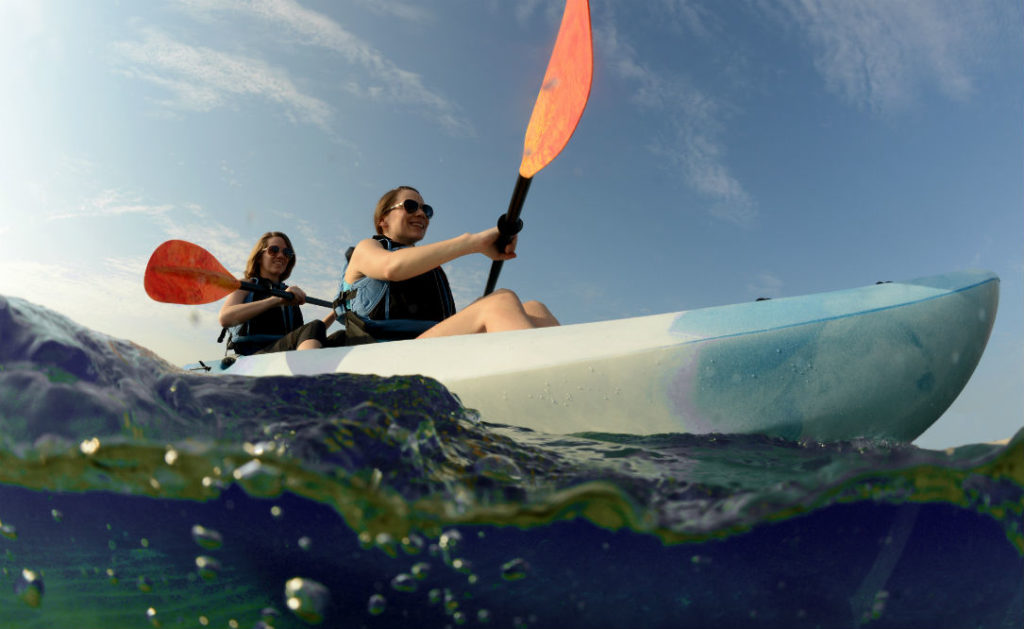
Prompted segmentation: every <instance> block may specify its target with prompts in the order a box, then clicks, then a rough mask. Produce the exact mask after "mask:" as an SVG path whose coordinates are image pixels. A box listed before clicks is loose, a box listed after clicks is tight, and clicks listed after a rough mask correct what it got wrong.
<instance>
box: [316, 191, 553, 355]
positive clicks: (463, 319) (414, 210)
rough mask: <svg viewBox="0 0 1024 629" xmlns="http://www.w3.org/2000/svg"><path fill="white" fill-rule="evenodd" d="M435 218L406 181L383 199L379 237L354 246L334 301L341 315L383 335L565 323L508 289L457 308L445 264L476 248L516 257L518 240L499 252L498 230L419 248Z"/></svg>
mask: <svg viewBox="0 0 1024 629" xmlns="http://www.w3.org/2000/svg"><path fill="white" fill-rule="evenodd" d="M433 215H434V209H433V208H432V207H431V206H429V205H427V204H425V203H424V202H423V197H421V196H420V193H419V192H418V191H417V190H416V189H415V188H410V187H408V186H400V187H398V188H395V189H393V190H389V191H388V192H387V193H385V194H384V196H382V197H381V199H380V201H378V202H377V207H376V209H375V210H374V212H373V225H374V228H375V229H376V230H377V235H376V236H374V237H372V238H367V239H366V240H363V241H361V242H360V243H359V244H358V245H356V246H355V248H354V249H352V250H350V253H351V255H350V257H349V262H348V266H346V267H345V272H344V275H343V276H342V281H341V286H340V287H339V294H338V299H337V300H336V302H335V303H336V308H335V312H336V313H337V314H338V316H339V317H343V316H344V315H345V311H346V310H348V311H350V312H351V313H353V314H355V315H356V316H357V317H358V319H359V321H360V322H361V324H362V327H364V329H365V330H366V332H368V333H369V334H370V335H371V336H373V337H375V338H377V339H383V340H390V339H402V338H416V337H418V338H427V337H432V336H453V335H456V334H473V333H477V332H500V331H503V330H521V329H526V328H536V327H546V326H553V325H558V320H557V319H555V317H554V316H553V315H552V314H551V312H550V311H548V309H547V307H545V306H544V304H542V303H540V302H538V301H527V302H521V301H520V300H519V298H518V297H517V296H516V294H515V293H513V292H512V291H509V290H504V289H501V290H497V291H495V292H494V293H491V294H490V295H487V296H486V297H482V298H480V299H478V300H476V301H474V302H473V303H472V304H470V305H469V306H467V307H466V308H464V309H462V310H461V311H459V312H455V304H454V301H453V299H452V293H451V289H450V287H449V286H448V279H447V277H445V274H444V271H443V270H442V269H441V265H442V264H444V263H446V262H450V261H452V260H454V259H456V258H460V257H462V256H466V255H470V254H473V253H481V254H483V255H485V256H487V257H488V258H491V259H492V260H509V259H512V258H514V257H516V254H515V239H513V241H512V243H510V244H509V245H508V246H507V247H506V248H505V251H501V252H499V251H498V250H497V249H496V247H495V242H496V241H497V239H498V229H497V228H496V227H495V228H491V229H488V230H485V231H482V232H478V233H475V234H468V233H467V234H463V235H461V236H456V237H455V238H450V239H448V240H443V241H441V242H436V243H432V244H429V245H417V244H416V243H418V242H419V241H421V240H422V239H423V237H424V236H426V234H427V228H428V227H429V226H430V219H431V217H433ZM325 320H326V319H325ZM339 320H341V321H346V319H344V318H342V319H339ZM350 320H351V319H349V320H348V321H350ZM328 322H329V321H328ZM346 323H347V321H346Z"/></svg>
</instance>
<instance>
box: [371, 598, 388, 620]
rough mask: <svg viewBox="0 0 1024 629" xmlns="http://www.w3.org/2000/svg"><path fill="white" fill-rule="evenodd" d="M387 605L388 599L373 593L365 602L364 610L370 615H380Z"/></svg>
mask: <svg viewBox="0 0 1024 629" xmlns="http://www.w3.org/2000/svg"><path fill="white" fill-rule="evenodd" d="M387 606H388V601H387V599H386V598H384V597H383V596H382V595H380V594H374V595H373V596H371V597H370V600H369V602H368V603H367V604H366V611H368V612H370V614H371V615H372V616H380V615H381V614H383V613H384V610H385V609H386V608H387Z"/></svg>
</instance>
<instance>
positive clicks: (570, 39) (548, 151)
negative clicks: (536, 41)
mask: <svg viewBox="0 0 1024 629" xmlns="http://www.w3.org/2000/svg"><path fill="white" fill-rule="evenodd" d="M593 75H594V49H593V42H592V40H591V35H590V5H589V3H588V2H587V0H566V3H565V13H563V14H562V26H561V27H560V28H559V29H558V39H556V40H555V49H554V50H553V51H552V53H551V60H550V61H548V69H547V72H545V74H544V83H543V84H542V85H541V88H540V95H539V96H537V103H536V104H535V105H534V106H533V114H532V115H531V116H530V124H529V125H528V126H527V127H526V140H525V142H524V143H523V161H522V163H520V165H519V174H520V175H522V176H523V177H526V178H527V179H529V178H531V177H533V176H534V175H536V174H537V173H538V172H540V169H542V168H544V167H545V166H547V165H548V164H549V163H551V160H553V159H555V157H557V156H558V154H559V153H560V152H561V151H562V149H563V148H565V145H566V144H568V142H569V138H570V137H572V132H573V131H575V130H576V125H577V123H579V121H580V116H582V115H583V109H584V108H585V107H586V106H587V98H589V96H590V82H591V79H592V78H593Z"/></svg>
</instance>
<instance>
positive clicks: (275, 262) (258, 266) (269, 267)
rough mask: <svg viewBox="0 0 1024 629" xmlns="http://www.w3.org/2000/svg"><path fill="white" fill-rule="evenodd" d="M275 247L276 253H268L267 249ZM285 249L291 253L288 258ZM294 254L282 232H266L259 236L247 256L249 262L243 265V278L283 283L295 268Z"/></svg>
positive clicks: (289, 242) (289, 241)
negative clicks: (259, 278) (260, 278)
mask: <svg viewBox="0 0 1024 629" xmlns="http://www.w3.org/2000/svg"><path fill="white" fill-rule="evenodd" d="M271 247H275V248H276V249H277V253H276V254H274V253H270V251H269V249H270V248H271ZM285 249H287V250H288V251H292V255H291V256H288V254H287V253H286V252H285ZM295 260H296V258H295V253H294V251H293V248H292V244H291V240H289V238H288V236H286V235H285V234H284V233H282V232H267V233H265V234H263V235H262V236H260V239H259V240H258V241H257V242H256V246H254V247H253V248H252V253H250V254H249V261H248V262H246V264H245V277H247V278H248V277H262V278H265V279H268V280H270V281H272V282H283V281H285V280H286V279H288V276H289V275H291V274H292V269H293V268H295Z"/></svg>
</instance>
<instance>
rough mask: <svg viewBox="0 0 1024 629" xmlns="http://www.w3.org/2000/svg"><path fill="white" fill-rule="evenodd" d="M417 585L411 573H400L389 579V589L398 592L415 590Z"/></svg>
mask: <svg viewBox="0 0 1024 629" xmlns="http://www.w3.org/2000/svg"><path fill="white" fill-rule="evenodd" d="M417 587H418V585H417V584H416V579H415V577H413V576H412V575H411V574H406V573H404V572H403V573H402V574H400V575H398V576H397V577H395V578H394V579H391V589H393V590H396V591H398V592H415V591H416V588H417Z"/></svg>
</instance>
